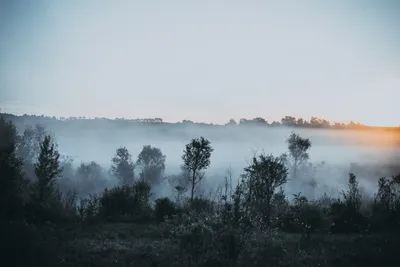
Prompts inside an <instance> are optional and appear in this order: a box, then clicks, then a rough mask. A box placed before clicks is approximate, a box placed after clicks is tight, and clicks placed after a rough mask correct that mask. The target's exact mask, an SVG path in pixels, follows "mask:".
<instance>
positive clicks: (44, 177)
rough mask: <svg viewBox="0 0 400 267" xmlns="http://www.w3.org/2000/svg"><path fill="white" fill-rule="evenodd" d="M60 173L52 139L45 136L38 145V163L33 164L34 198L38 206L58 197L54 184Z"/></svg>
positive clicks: (58, 158) (58, 160)
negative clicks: (34, 177) (34, 176)
mask: <svg viewBox="0 0 400 267" xmlns="http://www.w3.org/2000/svg"><path fill="white" fill-rule="evenodd" d="M61 173H62V168H61V166H60V154H59V153H58V150H57V148H56V145H55V143H54V142H53V141H52V138H51V137H50V136H49V135H47V136H45V138H44V140H43V142H42V144H41V145H40V153H39V157H38V161H37V163H36V164H35V175H36V180H35V182H34V197H35V200H36V201H37V202H38V204H40V205H43V204H45V203H47V202H48V201H49V200H51V199H52V198H57V197H58V193H59V192H58V190H57V185H56V182H57V178H59V177H60V174H61Z"/></svg>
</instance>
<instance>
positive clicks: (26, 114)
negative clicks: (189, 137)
mask: <svg viewBox="0 0 400 267" xmlns="http://www.w3.org/2000/svg"><path fill="white" fill-rule="evenodd" d="M0 114H8V115H12V116H17V117H23V116H35V117H45V118H50V119H52V118H55V119H57V120H63V119H71V118H74V119H81V120H95V119H107V120H126V121H141V120H154V119H159V120H161V121H160V122H159V123H171V124H177V123H194V124H208V125H216V126H224V125H228V124H229V123H230V122H231V120H234V121H235V122H236V124H237V125H240V124H241V123H240V121H241V120H242V119H244V120H246V121H248V122H250V123H251V122H253V123H254V122H255V121H254V120H255V119H263V120H265V122H266V124H267V125H272V124H274V123H279V124H281V125H282V119H285V118H287V117H291V118H295V119H296V120H298V119H303V120H304V122H307V123H310V120H311V119H312V118H317V119H319V120H322V121H323V120H324V121H326V122H329V124H330V126H335V124H342V125H349V124H351V122H353V123H354V124H356V125H359V126H363V127H373V128H399V127H400V125H368V124H364V123H361V122H357V121H353V120H347V121H346V120H342V121H330V120H327V119H324V118H322V117H318V116H311V117H310V118H303V117H295V116H292V115H285V116H283V117H282V118H281V119H280V120H267V119H266V118H263V117H261V116H257V117H254V118H241V119H240V120H239V121H238V120H235V119H233V118H230V119H227V120H226V123H222V124H221V123H216V122H204V121H193V120H190V119H187V118H186V119H181V120H177V121H166V120H164V119H163V118H162V117H153V118H151V117H148V118H133V117H106V116H51V115H45V114H38V113H30V114H29V113H20V114H18V113H12V112H6V111H2V109H1V107H0ZM283 125H284V124H283ZM293 125H297V126H301V125H299V124H293ZM305 125H309V124H305ZM305 125H304V126H305ZM288 126H290V125H288Z"/></svg>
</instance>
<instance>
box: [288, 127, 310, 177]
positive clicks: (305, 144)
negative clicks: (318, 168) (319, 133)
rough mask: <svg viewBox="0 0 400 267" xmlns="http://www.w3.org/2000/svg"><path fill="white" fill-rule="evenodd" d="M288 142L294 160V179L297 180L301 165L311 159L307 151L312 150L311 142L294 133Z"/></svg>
mask: <svg viewBox="0 0 400 267" xmlns="http://www.w3.org/2000/svg"><path fill="white" fill-rule="evenodd" d="M286 142H287V144H288V149H289V155H290V157H291V158H292V160H293V177H294V178H296V177H297V170H298V167H299V165H300V164H302V163H304V162H305V161H307V160H308V159H309V155H308V152H307V151H308V150H309V149H310V148H311V141H310V140H309V139H308V138H302V137H301V136H300V135H299V134H296V133H294V132H292V133H291V134H290V136H289V138H288V139H287V140H286Z"/></svg>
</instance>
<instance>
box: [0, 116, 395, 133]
mask: <svg viewBox="0 0 400 267" xmlns="http://www.w3.org/2000/svg"><path fill="white" fill-rule="evenodd" d="M0 116H3V117H4V118H5V119H6V120H10V121H13V122H16V121H18V120H24V121H25V120H27V121H29V124H36V123H48V122H58V121H75V122H79V121H84V122H85V123H87V122H88V121H92V122H104V121H107V122H116V123H118V124H119V125H126V126H128V125H131V124H135V123H136V124H164V125H198V126H214V127H215V126H219V127H221V126H260V127H281V126H287V127H294V128H320V129H362V130H370V129H379V130H400V126H397V127H380V126H368V125H364V124H362V123H359V122H354V121H350V122H349V123H342V122H330V121H328V120H325V119H322V118H318V117H311V119H309V120H306V119H303V118H296V117H293V116H285V117H284V118H282V119H281V120H280V121H272V122H269V121H267V120H266V119H264V118H261V117H257V118H254V119H244V118H242V119H240V120H239V122H237V121H235V120H234V119H230V120H229V122H227V123H226V124H224V125H220V124H213V123H209V124H208V123H203V122H193V121H191V120H183V121H181V122H177V123H169V122H164V121H163V119H162V118H145V119H139V118H138V119H125V118H116V119H110V118H105V117H101V118H99V117H95V118H87V117H59V118H57V117H55V116H53V117H50V116H44V115H41V116H38V115H27V114H24V115H22V116H18V115H14V114H9V113H0Z"/></svg>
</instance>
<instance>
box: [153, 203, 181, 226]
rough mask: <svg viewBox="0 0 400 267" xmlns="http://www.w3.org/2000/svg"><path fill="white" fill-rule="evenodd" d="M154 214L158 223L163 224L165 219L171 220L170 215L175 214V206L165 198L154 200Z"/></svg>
mask: <svg viewBox="0 0 400 267" xmlns="http://www.w3.org/2000/svg"><path fill="white" fill-rule="evenodd" d="M154 213H155V215H156V219H157V220H158V221H160V222H163V221H164V219H165V217H168V218H169V219H171V218H172V215H173V214H175V213H176V207H175V204H174V203H173V202H172V201H171V200H170V199H169V198H167V197H164V198H159V199H156V206H155V208H154Z"/></svg>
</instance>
